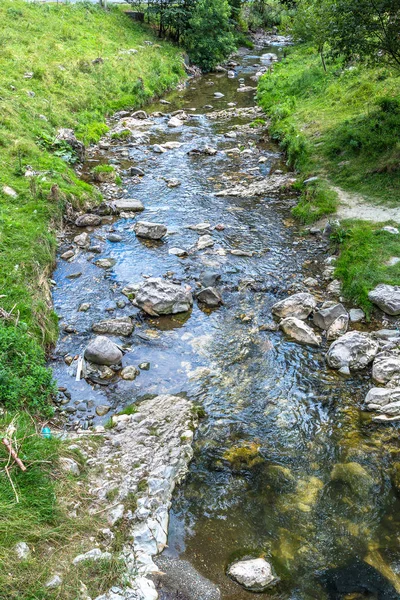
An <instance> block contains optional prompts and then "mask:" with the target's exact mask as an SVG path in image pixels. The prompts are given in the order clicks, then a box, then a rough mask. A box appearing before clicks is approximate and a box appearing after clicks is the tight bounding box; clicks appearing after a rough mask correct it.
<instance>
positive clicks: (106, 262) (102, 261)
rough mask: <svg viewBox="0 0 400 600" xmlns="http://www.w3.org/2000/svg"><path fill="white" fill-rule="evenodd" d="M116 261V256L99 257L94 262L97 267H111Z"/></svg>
mask: <svg viewBox="0 0 400 600" xmlns="http://www.w3.org/2000/svg"><path fill="white" fill-rule="evenodd" d="M116 262H117V261H116V260H115V258H99V259H98V260H96V261H95V262H94V264H95V265H96V267H100V269H111V268H112V267H113V266H114V265H115V263H116Z"/></svg>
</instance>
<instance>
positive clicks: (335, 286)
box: [326, 279, 342, 296]
mask: <svg viewBox="0 0 400 600" xmlns="http://www.w3.org/2000/svg"><path fill="white" fill-rule="evenodd" d="M326 291H327V292H329V294H334V295H336V296H339V294H340V292H341V291H342V284H341V283H340V281H339V280H338V279H334V280H333V281H331V282H330V284H329V285H328V286H327V288H326Z"/></svg>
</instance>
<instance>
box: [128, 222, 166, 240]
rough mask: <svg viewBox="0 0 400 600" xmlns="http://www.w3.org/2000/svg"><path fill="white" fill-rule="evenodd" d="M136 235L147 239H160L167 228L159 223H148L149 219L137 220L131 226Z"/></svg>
mask: <svg viewBox="0 0 400 600" xmlns="http://www.w3.org/2000/svg"><path fill="white" fill-rule="evenodd" d="M133 230H134V232H135V233H136V235H137V236H138V237H141V238H145V239H147V240H161V238H163V237H164V236H165V234H166V233H167V228H166V226H165V225H162V224H161V223H150V222H149V221H138V222H137V223H135V225H134V226H133Z"/></svg>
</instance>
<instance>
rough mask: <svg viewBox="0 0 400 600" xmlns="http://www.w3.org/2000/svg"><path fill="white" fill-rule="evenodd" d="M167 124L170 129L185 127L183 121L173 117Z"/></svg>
mask: <svg viewBox="0 0 400 600" xmlns="http://www.w3.org/2000/svg"><path fill="white" fill-rule="evenodd" d="M167 124H168V127H181V126H182V125H183V121H181V120H180V119H178V117H171V118H170V120H169V121H168V123H167Z"/></svg>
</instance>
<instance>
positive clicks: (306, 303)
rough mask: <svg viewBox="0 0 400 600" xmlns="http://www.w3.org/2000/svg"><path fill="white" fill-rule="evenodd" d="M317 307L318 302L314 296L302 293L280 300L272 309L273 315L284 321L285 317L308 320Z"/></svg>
mask: <svg viewBox="0 0 400 600" xmlns="http://www.w3.org/2000/svg"><path fill="white" fill-rule="evenodd" d="M316 306H317V303H316V300H315V298H314V296H312V294H308V293H307V292H300V293H299V294H293V296H289V298H285V299H284V300H280V301H279V302H277V303H276V304H274V305H273V307H272V314H274V315H276V316H277V317H280V318H281V319H284V318H285V317H296V318H297V319H307V317H308V315H309V314H310V313H311V312H312V311H313V310H314V308H315V307H316Z"/></svg>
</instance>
